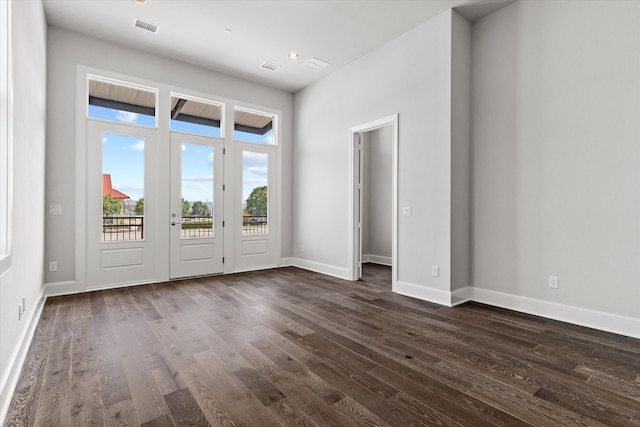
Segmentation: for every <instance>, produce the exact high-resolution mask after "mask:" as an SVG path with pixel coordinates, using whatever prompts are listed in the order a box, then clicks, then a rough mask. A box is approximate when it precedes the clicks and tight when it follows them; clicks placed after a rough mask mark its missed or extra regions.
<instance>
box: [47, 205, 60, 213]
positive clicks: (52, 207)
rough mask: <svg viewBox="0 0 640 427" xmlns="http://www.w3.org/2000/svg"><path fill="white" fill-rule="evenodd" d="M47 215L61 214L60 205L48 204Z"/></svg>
mask: <svg viewBox="0 0 640 427" xmlns="http://www.w3.org/2000/svg"><path fill="white" fill-rule="evenodd" d="M49 215H62V206H60V205H50V206H49Z"/></svg>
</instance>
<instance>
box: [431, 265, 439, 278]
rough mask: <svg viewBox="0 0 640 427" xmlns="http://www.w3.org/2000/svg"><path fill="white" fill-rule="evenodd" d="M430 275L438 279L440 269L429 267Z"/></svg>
mask: <svg viewBox="0 0 640 427" xmlns="http://www.w3.org/2000/svg"><path fill="white" fill-rule="evenodd" d="M431 275H432V276H433V277H440V267H438V266H436V265H434V266H433V267H431Z"/></svg>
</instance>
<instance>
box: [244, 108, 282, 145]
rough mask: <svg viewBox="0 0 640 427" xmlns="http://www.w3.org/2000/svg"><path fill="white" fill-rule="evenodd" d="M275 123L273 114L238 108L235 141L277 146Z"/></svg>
mask: <svg viewBox="0 0 640 427" xmlns="http://www.w3.org/2000/svg"><path fill="white" fill-rule="evenodd" d="M273 122H274V116H273V114H269V113H262V112H259V111H253V110H248V109H245V108H241V107H236V108H235V109H234V132H233V139H235V140H238V141H247V142H257V143H259V144H269V145H272V144H275V143H276V142H275V139H274V138H273Z"/></svg>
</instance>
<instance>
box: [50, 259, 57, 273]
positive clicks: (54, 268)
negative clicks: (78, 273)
mask: <svg viewBox="0 0 640 427" xmlns="http://www.w3.org/2000/svg"><path fill="white" fill-rule="evenodd" d="M49 271H58V263H57V262H56V261H51V262H50V263H49Z"/></svg>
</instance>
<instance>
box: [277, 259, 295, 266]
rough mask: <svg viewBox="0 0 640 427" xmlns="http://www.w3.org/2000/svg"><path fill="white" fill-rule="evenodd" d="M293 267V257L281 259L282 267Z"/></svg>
mask: <svg viewBox="0 0 640 427" xmlns="http://www.w3.org/2000/svg"><path fill="white" fill-rule="evenodd" d="M292 265H293V258H292V257H287V258H280V264H279V266H280V267H291V266H292Z"/></svg>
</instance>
